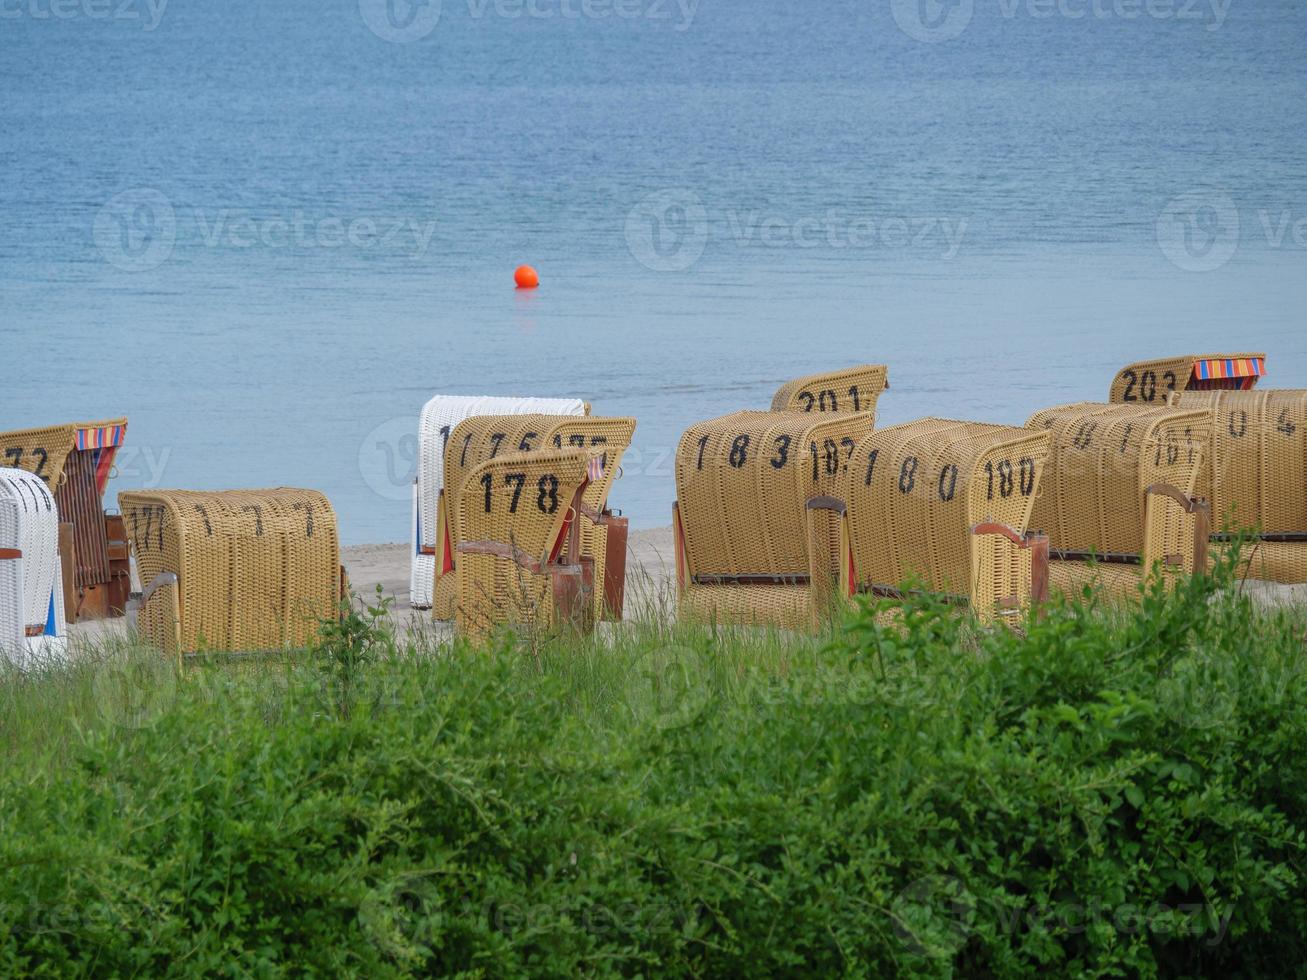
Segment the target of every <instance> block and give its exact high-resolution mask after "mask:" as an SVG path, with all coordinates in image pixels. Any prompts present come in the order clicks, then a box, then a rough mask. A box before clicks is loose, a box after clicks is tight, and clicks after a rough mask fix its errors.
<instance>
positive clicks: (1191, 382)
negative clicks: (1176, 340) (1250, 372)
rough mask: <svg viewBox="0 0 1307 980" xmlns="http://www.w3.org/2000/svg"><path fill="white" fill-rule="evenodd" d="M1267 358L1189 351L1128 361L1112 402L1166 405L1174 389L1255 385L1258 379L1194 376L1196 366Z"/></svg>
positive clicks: (1112, 390)
mask: <svg viewBox="0 0 1307 980" xmlns="http://www.w3.org/2000/svg"><path fill="white" fill-rule="evenodd" d="M1249 358H1259V359H1261V360H1263V361H1264V360H1265V359H1266V355H1265V354H1188V355H1185V356H1183V357H1159V358H1157V359H1155V360H1151V361H1136V362H1135V363H1134V364H1127V365H1126V366H1125V367H1123V368H1122V369H1121V370H1120V371H1118V372H1117V375H1116V377H1115V378H1113V379H1112V387H1111V388H1110V389H1109V391H1108V394H1107V400H1108V401H1109V402H1113V403H1118V404H1127V405H1128V404H1140V405H1165V404H1166V399H1167V396H1168V395H1169V394H1170V393H1171V392H1173V391H1192V390H1195V389H1198V388H1222V387H1237V386H1239V385H1246V386H1251V385H1252V384H1255V383H1256V379H1255V378H1248V379H1222V380H1215V379H1214V380H1208V381H1200V380H1199V379H1197V378H1195V377H1194V366H1195V365H1196V364H1197V363H1198V362H1199V361H1204V360H1221V361H1225V360H1235V361H1237V360H1243V359H1249Z"/></svg>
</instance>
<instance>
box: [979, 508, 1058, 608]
mask: <svg viewBox="0 0 1307 980" xmlns="http://www.w3.org/2000/svg"><path fill="white" fill-rule="evenodd" d="M971 533H972V534H973V535H975V536H977V537H979V536H981V535H983V534H997V535H998V536H999V537H1002V538H1006V539H1007V540H1008V541H1010V542H1011V543H1012V544H1014V545H1016V547H1018V548H1020V549H1021V550H1022V551H1029V552H1030V601H1031V602H1032V603H1033V604H1034V605H1036V606H1038V605H1040V604H1041V603H1044V602H1047V601H1048V535H1047V534H1045V533H1044V532H1043V531H1027V532H1026V533H1025V534H1021V533H1019V532H1018V531H1017V529H1016V528H1014V527H1012V526H1011V525H1009V524H1004V523H1002V522H1000V521H984V522H982V523H980V524H977V525H976V526H975V527H973V528H972V529H971Z"/></svg>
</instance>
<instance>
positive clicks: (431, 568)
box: [410, 395, 589, 613]
mask: <svg viewBox="0 0 1307 980" xmlns="http://www.w3.org/2000/svg"><path fill="white" fill-rule="evenodd" d="M588 412H589V406H588V405H587V404H586V403H585V402H584V401H582V400H581V399H579V398H525V397H514V396H509V397H505V396H498V395H436V396H435V397H433V398H432V399H431V400H430V401H428V402H427V403H426V404H425V405H424V406H423V407H422V414H421V418H420V420H419V423H418V479H417V485H416V486H415V488H414V504H413V509H414V514H413V560H412V575H411V581H410V590H411V601H412V604H413V605H414V606H416V607H418V608H420V609H425V608H427V607H429V606H431V605H432V603H433V601H434V598H435V597H434V594H433V590H434V587H435V579H436V578H437V577H438V576H437V569H436V559H435V551H436V545H437V544H438V542H437V541H436V525H437V523H438V519H439V516H440V513H439V512H440V508H441V504H440V492H441V490H443V489H444V486H445V479H444V460H445V446H446V443H447V442H448V441H449V437H450V434H451V433H452V432H453V430H454V427H455V426H457V425H458V423H459V422H461V421H463V420H464V419H466V418H470V417H471V416H474V415H524V414H528V413H545V414H552V415H585V414H588ZM448 586H449V588H450V589H452V586H453V582H452V580H450V581H449V583H448ZM453 598H454V597H453V593H452V591H450V592H448V594H447V595H446V596H445V599H446V604H447V605H448V606H449V607H450V612H451V613H452V605H453Z"/></svg>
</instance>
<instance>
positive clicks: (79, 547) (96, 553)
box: [0, 419, 127, 615]
mask: <svg viewBox="0 0 1307 980" xmlns="http://www.w3.org/2000/svg"><path fill="white" fill-rule="evenodd" d="M126 434H127V420H126V419H110V420H107V421H103V422H79V423H71V424H68V425H58V426H49V427H46V428H41V429H27V430H23V431H18V432H6V433H2V434H0V466H14V467H18V468H20V469H24V470H27V471H28V472H31V473H33V474H34V475H36V476H38V477H40V478H41V480H42V481H43V482H44V483H45V484H46V486H48V487H49V488H50V490H51V492H52V493H54V496H55V503H56V505H57V506H58V509H59V514H60V519H61V520H62V521H64V522H65V523H69V524H72V525H73V556H74V563H75V564H74V574H73V581H74V584H75V585H76V586H77V588H78V590H79V594H80V596H81V599H80V602H81V604H82V607H83V608H82V611H83V613H85V614H97V615H108V614H114V613H118V612H121V607H122V603H123V602H125V598H126V591H127V583H126V580H125V574H126V569H125V568H122V569H120V570H118V571H117V572H116V571H115V568H114V565H113V562H112V561H111V557H110V549H109V537H108V533H107V531H106V528H105V517H104V502H103V496H104V489H105V485H106V484H107V483H108V480H109V474H110V471H111V470H112V467H113V461H114V457H115V454H116V453H117V451H118V447H119V446H121V445H122V442H123V439H124V438H125V437H126ZM116 575H117V577H118V578H121V579H122V581H120V582H115V581H114V580H115V576H116ZM111 584H113V585H114V591H113V593H112V594H110V590H109V586H110V585H111Z"/></svg>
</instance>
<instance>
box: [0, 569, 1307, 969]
mask: <svg viewBox="0 0 1307 980" xmlns="http://www.w3.org/2000/svg"><path fill="white" fill-rule="evenodd" d="M1220 588H1221V580H1218V581H1217V582H1215V583H1213V582H1208V581H1205V580H1194V581H1192V582H1186V583H1184V584H1182V585H1181V587H1180V588H1179V589H1177V590H1176V591H1175V592H1174V593H1173V594H1171V595H1169V596H1168V595H1162V594H1161V593H1157V592H1153V593H1150V594H1148V595H1146V596H1145V597H1143V601H1142V602H1141V603H1140V605H1139V606H1138V608H1136V609H1133V610H1129V611H1122V612H1118V611H1112V610H1103V609H1099V608H1097V607H1096V605H1095V601H1094V600H1093V598H1092V597H1090V598H1089V599H1088V600H1087V601H1086V602H1083V603H1076V604H1056V605H1054V606H1052V607H1051V608H1050V609H1049V610H1048V611H1047V614H1046V615H1045V617H1044V618H1043V619H1042V620H1039V621H1032V622H1030V623H1029V624H1028V625H1027V628H1026V629H1025V631H1024V635H1018V634H1016V633H1012V632H1008V631H997V632H984V631H980V630H977V629H975V628H974V627H973V626H971V625H970V624H968V623H966V622H965V621H964V620H959V619H957V618H956V617H955V616H954V615H953V614H951V613H949V612H948V611H946V610H942V609H937V608H934V607H933V606H931V604H930V603H929V601H928V600H924V599H923V600H914V601H913V602H911V603H910V604H909V605H908V606H907V607H906V608H905V610H904V614H903V616H902V618H901V621H900V622H899V623H898V624H897V625H894V626H887V625H884V623H883V620H878V619H877V617H876V616H875V609H874V608H873V607H872V606H866V607H863V608H862V609H860V610H859V611H857V612H856V613H854V614H853V615H852V616H851V617H850V618H849V620H848V622H847V623H846V624H845V627H844V629H843V630H841V631H840V632H839V633H838V634H835V635H834V636H833V638H831V639H830V641H829V642H827V643H824V644H823V643H819V642H812V641H809V640H806V639H793V638H790V639H787V638H784V637H777V636H776V635H771V634H768V635H757V634H736V633H730V632H711V633H709V632H694V631H688V630H687V631H677V632H673V633H670V634H669V633H666V632H664V631H635V632H634V633H632V634H631V635H628V636H626V637H625V638H622V639H619V640H618V641H616V642H614V643H613V644H612V645H611V646H605V645H603V644H602V643H599V642H597V641H596V642H595V643H594V644H592V645H585V646H582V647H579V648H578V649H575V650H571V651H553V652H550V653H548V654H547V655H546V656H545V657H544V658H543V659H542V660H541V661H540V662H537V661H535V660H534V659H533V658H531V657H527V656H512V655H504V652H503V651H501V653H500V654H499V655H494V656H491V655H486V654H484V653H476V652H473V651H469V650H464V649H462V648H455V649H453V650H452V651H441V652H440V653H439V654H438V655H430V656H427V655H414V656H408V657H389V656H387V657H375V658H369V659H367V660H366V662H364V663H361V664H360V663H355V662H354V659H355V658H354V655H353V654H349V655H348V656H347V657H346V659H347V660H350V662H351V666H350V671H351V673H350V686H351V696H350V699H349V705H350V710H347V711H342V710H339V707H340V702H339V701H326V702H324V699H323V698H322V697H321V689H322V688H321V678H322V675H321V673H320V671H319V667H318V666H316V665H315V664H314V663H312V662H310V663H306V664H291V665H287V666H286V667H285V669H284V670H279V671H269V672H267V673H263V674H260V673H239V672H233V671H223V670H207V669H206V670H191V671H190V672H188V673H187V674H186V675H185V676H184V677H183V678H182V679H181V680H180V681H179V682H178V683H177V686H176V690H175V692H174V693H173V694H172V697H171V701H170V702H169V704H168V706H167V708H166V710H162V711H160V712H158V713H157V716H156V717H155V720H154V721H153V724H152V725H150V726H149V727H145V728H140V729H126V728H123V727H121V726H110V725H104V724H99V725H97V724H94V723H93V719H91V718H89V717H88V716H86V715H84V714H79V713H77V712H76V711H74V710H73V709H71V708H70V709H68V713H67V714H66V715H65V716H62V717H47V718H45V719H44V722H43V723H44V724H46V725H49V726H62V727H63V728H64V729H66V730H67V733H68V735H67V737H68V738H69V739H70V744H71V748H70V750H69V752H68V754H67V760H68V761H67V764H65V765H62V766H57V767H56V766H53V765H50V764H48V757H47V756H40V757H37V756H36V755H32V756H25V755H24V753H23V751H22V749H21V748H18V749H15V750H13V752H12V753H11V757H10V759H9V760H8V764H7V765H6V766H5V768H4V771H3V772H2V773H0V812H3V813H4V814H5V817H4V820H3V822H0V867H3V868H4V873H3V877H0V972H2V973H4V974H6V975H17V974H35V973H46V974H60V975H66V974H93V975H126V974H135V973H145V974H168V973H171V974H187V975H189V974H211V973H217V974H227V975H236V974H241V975H244V974H254V975H269V976H270V975H278V974H282V973H296V974H299V973H315V974H337V973H351V974H354V973H367V974H368V975H378V976H384V975H403V974H411V973H441V974H446V973H448V974H463V975H481V976H524V975H550V976H557V975H570V974H576V973H580V974H587V975H635V974H645V975H649V974H693V975H740V976H771V975H776V974H789V975H796V974H799V973H805V974H806V973H818V974H832V973H844V974H850V975H862V976H888V975H896V974H898V975H920V976H949V975H959V976H999V977H1018V976H1029V975H1031V974H1032V973H1036V972H1038V973H1042V974H1046V975H1049V976H1082V975H1090V976H1135V975H1142V976H1207V975H1244V976H1258V975H1264V976H1271V975H1275V976H1288V975H1294V974H1296V973H1298V972H1299V971H1300V969H1301V966H1300V964H1301V963H1302V962H1303V961H1304V960H1305V959H1307V948H1305V947H1307V943H1305V942H1304V936H1307V891H1305V890H1304V887H1303V873H1304V856H1305V851H1307V842H1305V841H1304V831H1305V830H1307V806H1305V804H1307V762H1305V761H1304V751H1303V750H1304V747H1307V675H1305V673H1304V669H1303V639H1302V624H1301V621H1300V620H1298V619H1296V618H1294V617H1293V616H1291V615H1289V614H1284V613H1281V614H1276V615H1264V614H1258V613H1256V612H1255V611H1254V610H1253V609H1252V607H1251V606H1250V604H1249V603H1248V602H1247V600H1245V599H1243V598H1241V597H1239V596H1238V595H1237V594H1234V593H1233V592H1232V590H1229V589H1224V590H1223V591H1220V592H1218V589H1220ZM357 625H358V626H359V628H358V629H354V628H353V627H350V629H349V630H348V632H349V633H350V634H351V635H352V636H354V637H355V640H351V641H349V642H347V643H343V646H341V649H343V650H346V651H350V650H353V651H358V650H359V649H363V648H365V647H366V646H367V643H366V642H364V641H365V640H366V638H368V637H373V638H374V639H375V636H374V634H372V633H371V632H369V630H368V629H366V628H364V626H365V624H364V623H361V624H357ZM360 638H362V639H360ZM355 641H359V642H355ZM333 642H334V641H333ZM342 642H343V641H342ZM360 643H361V644H362V645H360ZM508 652H509V653H510V654H511V651H508ZM337 659H338V658H337ZM274 681H275V683H274ZM26 693H27V696H30V697H37V696H39V691H35V690H28V691H27V692H26ZM74 702H75V699H73V700H70V701H69V703H70V704H71V703H74ZM4 703H5V702H4V701H3V700H0V704H4ZM61 703H62V702H61ZM32 717H33V716H32V714H31V713H30V712H28V713H24V714H23V715H22V718H23V719H27V721H24V722H23V723H24V724H30V723H31V722H30V719H31V718H32ZM17 723H18V722H17V721H14V720H13V719H11V718H10V717H4V716H0V727H10V726H12V725H13V724H17ZM4 735H5V736H6V737H5V738H4V739H3V741H0V744H8V745H18V746H21V745H22V742H23V739H22V737H21V736H22V733H21V732H15V731H12V730H11V731H6V732H4Z"/></svg>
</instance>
